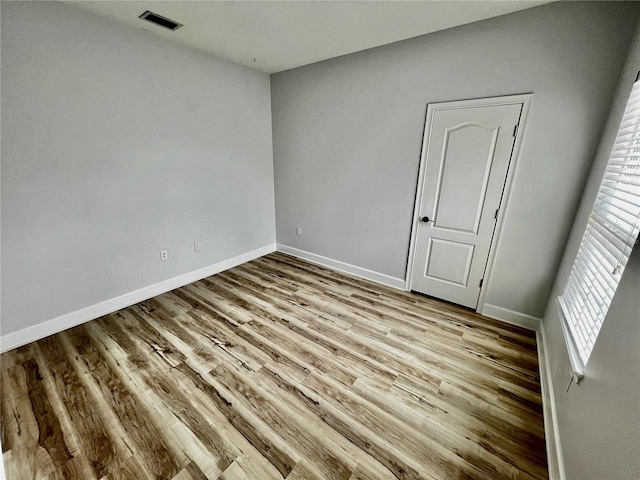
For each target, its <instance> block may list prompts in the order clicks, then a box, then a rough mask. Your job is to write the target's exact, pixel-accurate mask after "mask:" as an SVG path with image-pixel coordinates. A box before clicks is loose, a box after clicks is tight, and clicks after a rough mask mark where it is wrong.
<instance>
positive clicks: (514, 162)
mask: <svg viewBox="0 0 640 480" xmlns="http://www.w3.org/2000/svg"><path fill="white" fill-rule="evenodd" d="M532 99H533V94H532V93H527V94H521V95H507V96H502V97H491V98H477V99H472V100H461V101H454V102H445V103H440V102H439V103H430V104H429V105H427V116H426V121H425V129H424V132H423V136H422V151H421V155H420V169H419V172H418V183H417V189H416V199H415V203H414V211H413V222H412V225H411V240H410V242H409V256H408V260H407V275H406V278H405V285H404V289H405V290H406V291H410V290H411V275H412V274H413V259H414V256H415V245H416V237H417V230H418V222H419V219H418V217H419V214H420V202H421V199H422V193H423V183H424V175H425V170H426V158H427V154H428V145H427V139H428V137H429V136H428V135H427V129H428V128H430V125H431V121H430V119H431V116H432V115H433V112H434V111H435V110H451V109H457V108H463V107H480V106H496V105H513V104H518V103H520V104H522V112H521V113H520V122H519V124H518V125H519V127H518V134H517V135H516V140H515V142H514V144H513V150H512V152H511V160H510V163H509V169H508V170H507V177H506V179H505V184H504V190H503V192H502V199H501V201H500V209H499V210H498V218H497V219H496V224H495V227H494V235H493V240H492V242H491V246H490V247H489V253H488V256H487V266H486V267H485V273H484V282H483V286H482V288H481V289H480V296H479V297H478V305H477V308H476V311H478V312H480V311H481V310H483V309H484V307H485V303H484V299H485V296H486V292H487V290H488V288H489V284H490V281H491V275H492V273H493V266H494V257H495V252H496V251H497V250H498V246H499V244H500V236H501V235H502V228H503V224H504V218H505V214H506V211H507V208H508V204H509V198H510V195H511V186H512V184H513V180H514V178H515V173H516V170H517V166H518V163H519V162H518V160H519V158H520V151H521V145H522V141H523V139H524V135H525V131H526V128H525V126H526V121H527V118H528V116H529V110H530V107H531V101H532ZM487 316H490V315H487ZM532 318H533V317H532ZM501 320H502V319H501ZM505 321H508V320H505ZM508 322H509V321H508ZM509 323H513V322H509ZM527 328H531V327H527ZM532 330H535V328H532Z"/></svg>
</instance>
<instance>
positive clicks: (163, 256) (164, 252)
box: [160, 250, 169, 262]
mask: <svg viewBox="0 0 640 480" xmlns="http://www.w3.org/2000/svg"><path fill="white" fill-rule="evenodd" d="M167 258H169V254H168V253H167V251H166V250H162V251H161V252H160V260H162V261H163V262H164V261H165V260H166V259H167Z"/></svg>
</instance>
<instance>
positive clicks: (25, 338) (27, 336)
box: [0, 244, 276, 352]
mask: <svg viewBox="0 0 640 480" xmlns="http://www.w3.org/2000/svg"><path fill="white" fill-rule="evenodd" d="M275 250H276V245H275V244H271V245H267V246H265V247H262V248H258V249H256V250H253V251H251V252H247V253H243V254H242V255H238V256H236V257H233V258H230V259H228V260H224V261H222V262H218V263H215V264H213V265H209V266H208V267H204V268H201V269H199V270H194V271H193V272H189V273H185V274H183V275H178V276H177V277H173V278H170V279H168V280H164V281H162V282H158V283H154V284H153V285H149V286H148V287H144V288H141V289H139V290H135V291H133V292H130V293H126V294H124V295H121V296H119V297H116V298H111V299H109V300H105V301H104V302H100V303H97V304H95V305H91V306H89V307H86V308H82V309H80V310H76V311H75V312H71V313H67V314H65V315H62V316H60V317H57V318H54V319H52V320H47V321H46V322H43V323H39V324H38V325H33V326H31V327H27V328H24V329H22V330H18V331H17V332H13V333H9V334H7V335H2V336H1V337H0V352H6V351H8V350H13V349H14V348H17V347H20V346H22V345H26V344H27V343H30V342H34V341H36V340H40V339H41V338H44V337H48V336H49V335H53V334H54V333H58V332H61V331H63V330H66V329H68V328H71V327H75V326H76V325H80V324H81V323H85V322H88V321H89V320H93V319H95V318H99V317H101V316H103V315H107V314H109V313H113V312H115V311H117V310H120V309H122V308H125V307H128V306H130V305H133V304H135V303H138V302H142V301H143V300H147V299H149V298H151V297H155V296H156V295H160V294H162V293H165V292H168V291H170V290H174V289H176V288H179V287H182V286H184V285H187V284H189V283H192V282H195V281H197V280H201V279H203V278H206V277H210V276H211V275H215V274H216V273H220V272H223V271H225V270H228V269H230V268H233V267H237V266H238V265H242V264H243V263H246V262H249V261H251V260H255V259H256V258H259V257H262V256H264V255H267V254H268V253H271V252H275Z"/></svg>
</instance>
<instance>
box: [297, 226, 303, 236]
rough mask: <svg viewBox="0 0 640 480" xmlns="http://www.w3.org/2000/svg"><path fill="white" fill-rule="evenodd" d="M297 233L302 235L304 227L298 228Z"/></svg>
mask: <svg viewBox="0 0 640 480" xmlns="http://www.w3.org/2000/svg"><path fill="white" fill-rule="evenodd" d="M296 235H302V227H297V228H296Z"/></svg>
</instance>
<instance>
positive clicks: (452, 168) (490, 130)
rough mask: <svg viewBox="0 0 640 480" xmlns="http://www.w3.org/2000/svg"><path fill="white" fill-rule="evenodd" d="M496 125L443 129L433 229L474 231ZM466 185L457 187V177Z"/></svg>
mask: <svg viewBox="0 0 640 480" xmlns="http://www.w3.org/2000/svg"><path fill="white" fill-rule="evenodd" d="M497 137H498V128H496V127H490V126H485V125H480V124H470V123H468V124H465V125H462V126H460V127H456V128H455V129H452V130H449V129H447V130H446V131H445V138H444V148H443V150H444V151H443V158H442V165H441V171H440V172H439V175H440V178H438V187H437V189H438V190H437V193H436V202H435V206H434V209H435V219H436V224H435V225H434V227H436V228H448V229H451V230H461V231H465V232H470V233H477V232H478V225H479V223H480V213H481V211H482V206H483V205H484V194H485V191H486V187H487V181H488V178H489V172H490V170H491V159H492V158H493V151H494V149H495V143H496V139H497ZM461 178H464V179H466V181H467V188H464V189H461V188H460V179H461Z"/></svg>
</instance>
